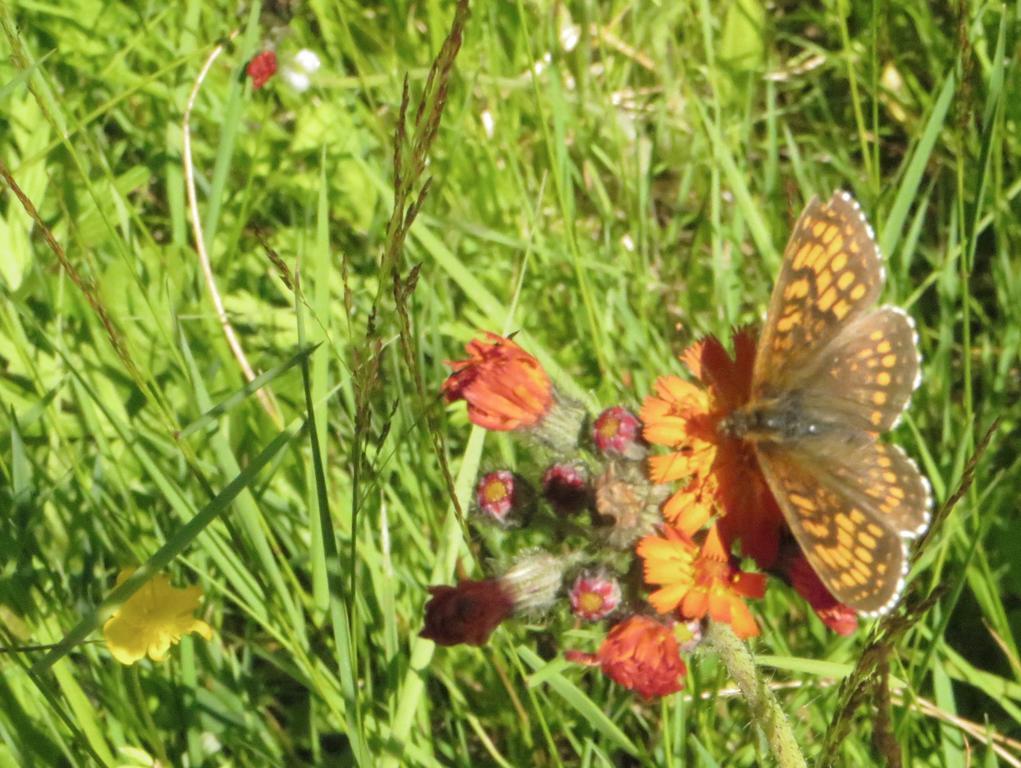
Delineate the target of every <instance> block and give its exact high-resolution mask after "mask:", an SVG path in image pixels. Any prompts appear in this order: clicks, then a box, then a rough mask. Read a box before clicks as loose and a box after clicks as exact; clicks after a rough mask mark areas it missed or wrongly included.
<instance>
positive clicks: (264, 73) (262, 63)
mask: <svg viewBox="0 0 1021 768" xmlns="http://www.w3.org/2000/svg"><path fill="white" fill-rule="evenodd" d="M245 71H246V72H247V73H248V76H249V77H250V78H251V79H252V89H253V90H256V91H257V90H259V89H260V88H262V86H264V85H265V84H266V83H267V82H268V81H269V79H270V78H271V77H273V75H274V74H275V73H276V71H277V55H276V54H275V53H274V52H273V51H263V52H262V53H257V54H256V55H255V56H253V57H252V60H251V61H249V62H248V68H247V69H246V70H245Z"/></svg>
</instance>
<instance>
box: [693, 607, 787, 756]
mask: <svg viewBox="0 0 1021 768" xmlns="http://www.w3.org/2000/svg"><path fill="white" fill-rule="evenodd" d="M705 639H706V641H707V642H708V643H709V645H710V646H711V647H712V648H713V649H714V650H715V651H716V653H717V655H718V656H719V657H720V659H722V660H723V663H724V664H725V665H726V667H727V671H728V672H729V673H730V676H731V677H732V678H733V680H734V682H735V683H737V687H738V688H740V689H741V693H742V694H744V698H745V700H746V701H747V702H748V709H750V710H751V713H752V721H753V722H754V723H755V724H756V725H758V726H759V728H761V729H762V730H763V732H764V733H765V734H766V740H767V741H768V742H769V748H770V749H771V750H772V752H773V756H774V757H776V764H777V765H778V766H781V768H807V763H806V762H805V757H804V755H802V754H801V749H800V748H799V747H798V742H797V741H796V740H795V739H794V733H793V731H791V725H790V723H789V722H788V720H787V715H786V714H784V711H783V710H782V709H780V703H779V702H778V701H777V700H776V696H774V695H773V692H772V691H771V690H769V688H768V687H767V686H766V684H765V682H764V681H763V680H762V678H761V677H759V673H758V670H756V668H755V660H754V659H753V658H752V654H751V652H750V651H749V650H748V646H747V645H745V644H744V643H743V642H742V641H741V640H740V639H739V638H738V636H737V635H735V634H734V630H732V629H731V628H730V627H729V626H728V625H727V624H721V623H719V622H716V621H711V622H709V629H708V630H707V631H706V634H705Z"/></svg>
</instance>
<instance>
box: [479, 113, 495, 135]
mask: <svg viewBox="0 0 1021 768" xmlns="http://www.w3.org/2000/svg"><path fill="white" fill-rule="evenodd" d="M480 118H481V120H482V130H484V131H485V132H486V138H489V139H491V138H493V131H494V129H495V128H496V121H495V120H494V119H493V113H492V112H490V111H489V110H488V109H484V110H482V115H481V116H480Z"/></svg>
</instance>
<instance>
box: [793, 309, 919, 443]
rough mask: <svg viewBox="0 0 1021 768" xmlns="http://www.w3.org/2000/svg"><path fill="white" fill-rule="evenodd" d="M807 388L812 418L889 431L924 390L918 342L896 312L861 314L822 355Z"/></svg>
mask: <svg viewBox="0 0 1021 768" xmlns="http://www.w3.org/2000/svg"><path fill="white" fill-rule="evenodd" d="M819 357H820V359H819V361H818V363H817V364H816V366H815V369H814V370H813V371H812V372H810V374H809V375H808V377H807V378H806V379H805V382H804V384H803V385H802V388H801V392H802V395H801V402H802V404H803V407H804V408H805V409H806V410H808V411H809V413H810V414H818V415H819V416H820V418H821V417H823V416H825V418H826V420H829V421H832V420H833V419H834V417H836V418H837V419H839V421H840V423H841V424H842V425H843V426H845V427H848V428H852V429H856V430H861V431H866V432H874V433H879V432H886V431H887V430H889V429H891V428H892V427H893V426H895V425H896V423H897V420H898V419H899V418H900V415H901V414H902V413H903V412H904V409H905V407H907V404H908V401H909V400H910V399H911V393H912V392H913V391H914V390H915V387H916V386H917V385H918V371H919V359H918V339H917V335H916V333H915V328H914V325H913V324H912V322H911V320H910V319H909V318H908V316H907V315H905V314H904V312H903V311H902V310H900V309H897V308H896V307H882V308H880V309H877V310H875V311H873V312H868V313H866V314H864V315H860V316H859V317H858V318H857V319H856V320H854V321H853V322H851V323H850V324H849V325H848V326H846V327H845V328H844V329H843V330H842V331H841V332H840V334H839V335H838V336H837V337H836V338H835V339H834V340H833V341H832V342H831V343H830V345H829V347H828V348H827V349H826V350H825V351H824V352H823V353H822V354H821V355H820V356H819Z"/></svg>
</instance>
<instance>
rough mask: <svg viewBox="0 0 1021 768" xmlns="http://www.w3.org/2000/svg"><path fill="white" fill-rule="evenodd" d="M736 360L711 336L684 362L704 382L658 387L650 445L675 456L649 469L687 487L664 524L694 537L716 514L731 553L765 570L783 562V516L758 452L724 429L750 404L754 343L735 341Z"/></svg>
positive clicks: (644, 415)
mask: <svg viewBox="0 0 1021 768" xmlns="http://www.w3.org/2000/svg"><path fill="white" fill-rule="evenodd" d="M733 340H734V358H733V359H731V357H730V356H729V355H728V354H727V352H726V350H725V349H724V348H723V345H722V344H720V342H719V341H718V340H717V339H715V338H713V337H711V336H710V337H708V338H706V339H704V340H702V341H700V342H698V343H696V344H693V345H692V346H691V347H689V348H688V349H687V350H686V351H685V352H684V354H683V355H682V356H681V360H682V361H683V362H684V364H685V365H686V366H687V368H688V370H689V371H690V372H691V374H692V376H694V377H695V378H696V379H698V381H699V382H700V383H701V385H702V386H697V385H695V384H692V383H690V382H687V381H685V380H683V379H681V378H679V377H677V376H664V377H661V378H660V379H658V380H657V381H656V386H655V390H656V393H655V395H650V396H649V397H647V398H646V399H645V402H644V403H643V404H642V411H641V419H642V421H643V422H644V423H645V431H644V434H645V438H646V440H648V441H649V442H650V443H656V444H658V445H665V446H668V447H670V448H672V449H673V453H668V454H664V455H661V456H654V457H652V458H651V459H650V462H649V475H650V477H651V479H652V481H653V482H656V483H667V482H672V481H676V480H682V481H684V485H683V487H682V488H681V489H680V490H678V491H677V492H676V493H675V494H674V495H673V496H672V497H671V498H670V499H669V500H668V501H667V502H666V503H665V504H664V505H663V517H664V518H666V520H667V521H668V522H669V523H671V524H673V525H674V526H676V527H677V528H678V529H680V531H681V532H683V533H684V534H686V535H687V536H689V537H690V536H693V535H694V534H695V533H696V532H697V531H699V530H701V529H702V528H704V527H705V525H706V524H707V523H708V522H709V519H710V518H711V517H712V516H713V515H719V517H718V519H717V521H716V524H717V525H718V526H719V533H720V535H721V536H722V537H723V540H724V542H725V543H726V545H727V549H728V550H729V549H732V548H733V546H734V545H735V544H736V543H737V542H738V541H740V542H741V551H742V553H743V554H744V555H746V556H748V557H752V558H754V559H755V561H756V563H758V565H759V567H761V568H769V567H770V566H772V565H773V563H774V561H775V560H776V556H777V551H778V548H779V543H780V532H781V530H782V528H783V516H782V514H781V512H780V508H779V507H778V506H777V504H776V501H775V500H774V499H773V495H772V493H770V490H769V487H768V486H767V485H766V480H765V478H764V477H763V476H762V472H761V470H760V469H759V465H758V461H757V460H756V458H755V452H754V450H753V448H752V446H751V445H749V444H747V443H745V442H744V441H742V440H738V439H736V438H731V437H727V436H726V435H723V434H722V433H721V430H720V429H719V425H720V422H721V421H722V420H723V419H725V418H726V417H727V416H729V415H730V414H731V413H732V412H733V411H734V410H736V409H737V408H740V407H741V406H742V405H744V404H745V403H746V402H748V399H749V395H750V391H751V379H752V366H753V364H754V362H755V337H754V335H753V334H752V333H751V332H750V331H748V330H741V331H738V332H736V333H735V334H734V337H733Z"/></svg>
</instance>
